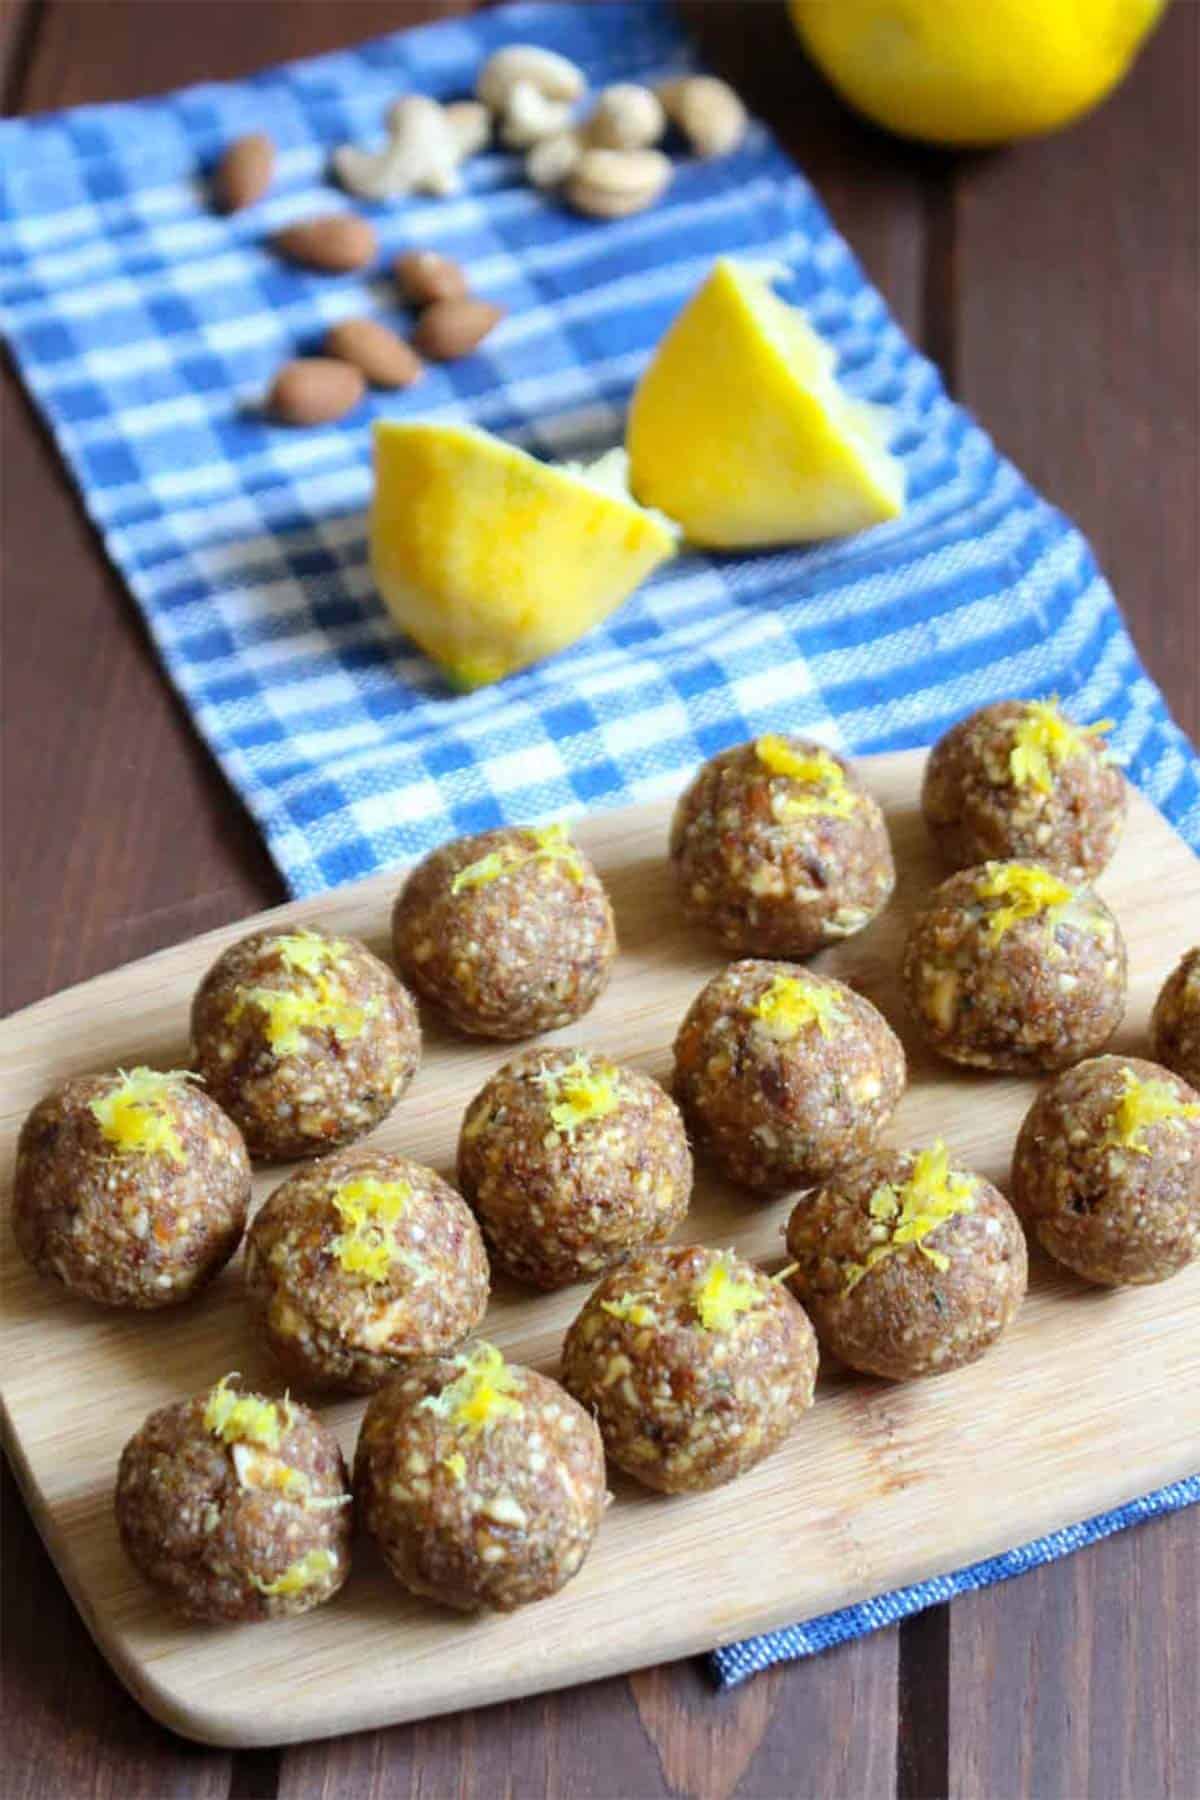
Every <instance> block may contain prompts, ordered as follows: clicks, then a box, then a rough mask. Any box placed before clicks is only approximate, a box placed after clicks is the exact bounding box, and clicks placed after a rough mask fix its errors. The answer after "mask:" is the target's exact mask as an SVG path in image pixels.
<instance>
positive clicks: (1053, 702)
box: [1008, 695, 1113, 794]
mask: <svg viewBox="0 0 1200 1800" xmlns="http://www.w3.org/2000/svg"><path fill="white" fill-rule="evenodd" d="M1112 728H1113V720H1112V719H1100V720H1098V721H1097V723H1096V724H1095V725H1076V724H1075V723H1074V722H1073V721H1072V720H1070V719H1067V718H1064V717H1063V715H1062V713H1061V712H1060V710H1059V705H1058V699H1057V697H1056V696H1055V695H1051V697H1050V699H1049V700H1030V701H1028V702H1027V703H1026V706H1025V713H1024V717H1023V718H1022V719H1021V722H1020V724H1019V725H1018V726H1017V729H1016V731H1015V733H1014V735H1013V747H1012V749H1011V750H1010V751H1009V755H1008V772H1009V774H1010V775H1011V777H1012V780H1013V785H1014V786H1015V787H1024V786H1025V785H1026V784H1028V785H1029V786H1030V787H1035V788H1037V789H1038V791H1039V792H1040V793H1043V794H1048V793H1049V792H1050V791H1051V789H1052V788H1053V786H1054V771H1055V770H1056V769H1057V768H1059V767H1060V766H1061V765H1062V764H1063V763H1065V762H1070V761H1071V759H1072V757H1076V756H1082V755H1084V754H1085V752H1086V751H1088V750H1092V749H1095V748H1096V745H1095V741H1094V740H1095V738H1096V736H1098V735H1099V734H1100V733H1101V732H1105V731H1111V730H1112Z"/></svg>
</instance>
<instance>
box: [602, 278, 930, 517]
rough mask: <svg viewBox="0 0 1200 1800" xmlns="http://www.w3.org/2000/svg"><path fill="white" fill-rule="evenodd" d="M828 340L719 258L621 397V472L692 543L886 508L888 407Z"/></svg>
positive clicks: (890, 459)
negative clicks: (863, 396)
mask: <svg viewBox="0 0 1200 1800" xmlns="http://www.w3.org/2000/svg"><path fill="white" fill-rule="evenodd" d="M834 364H835V358H834V353H833V351H832V349H831V348H830V347H829V345H828V344H826V343H825V341H824V339H822V338H821V337H819V336H818V335H817V333H816V332H815V331H814V330H813V328H812V326H811V325H809V323H808V322H807V320H806V319H805V318H804V316H803V314H802V313H800V312H799V311H798V310H797V309H796V308H795V307H794V306H788V305H787V304H786V303H785V302H784V301H783V300H781V299H780V298H779V296H778V295H777V294H775V293H773V292H772V290H771V288H770V287H769V285H768V283H767V281H766V279H765V278H764V277H763V276H762V275H759V274H756V273H755V272H754V271H753V270H752V269H750V268H747V267H744V266H741V265H739V264H737V263H735V262H731V261H729V260H727V259H725V258H722V259H721V260H720V261H719V262H717V263H716V264H715V265H714V267H713V270H712V273H711V274H710V275H709V277H708V279H707V280H706V281H705V282H704V284H703V286H702V287H701V288H700V289H699V291H698V292H697V293H696V294H694V295H693V297H692V299H691V300H690V301H689V302H688V303H687V305H686V306H685V307H684V309H683V311H682V312H681V313H680V314H679V316H678V318H677V319H676V320H675V322H674V324H672V326H671V327H670V329H669V330H668V332H667V334H666V336H665V337H664V338H663V340H662V343H661V344H660V345H659V347H658V349H657V350H656V352H655V353H654V356H653V358H652V359H651V362H650V365H649V367H648V368H647V370H646V372H645V374H644V375H643V376H642V379H641V381H640V383H639V384H638V388H637V392H636V393H635V394H634V397H633V404H632V407H631V408H630V414H629V427H628V432H627V436H626V445H627V448H628V450H629V471H630V483H631V486H632V488H633V492H634V494H635V495H636V496H637V498H638V499H639V500H640V501H641V502H642V504H643V505H644V506H652V507H656V508H658V509H659V510H660V511H662V512H664V513H666V514H667V515H668V516H669V517H670V518H672V519H675V520H676V521H677V522H678V523H679V525H681V526H682V528H683V531H684V534H685V536H686V537H687V538H688V539H689V540H690V541H691V542H692V543H694V544H698V545H702V546H706V547H709V548H713V549H752V548H755V547H758V546H765V545H770V544H795V543H803V542H807V541H811V540H814V539H817V538H829V537H841V536H843V535H844V534H845V533H847V532H852V531H861V530H863V529H864V528H865V527H867V526H869V525H878V524H880V523H881V522H882V521H883V520H885V519H894V518H895V517H896V516H897V514H899V513H900V512H901V510H902V509H903V505H904V472H903V470H902V468H901V466H900V464H899V463H898V462H897V461H896V459H895V457H894V456H891V455H890V454H889V453H888V449H887V435H888V428H889V425H890V419H891V415H890V414H889V413H888V412H887V411H886V410H885V409H884V408H882V407H876V406H872V405H870V404H868V403H867V402H866V401H861V400H852V399H851V398H850V397H849V395H847V394H846V393H845V392H844V391H843V390H842V388H841V387H839V385H838V383H837V380H836V377H835V375H834Z"/></svg>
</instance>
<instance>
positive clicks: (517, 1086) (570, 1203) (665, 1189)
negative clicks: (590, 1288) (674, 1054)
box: [458, 1049, 692, 1288]
mask: <svg viewBox="0 0 1200 1800" xmlns="http://www.w3.org/2000/svg"><path fill="white" fill-rule="evenodd" d="M458 1179H459V1184H460V1186H461V1187H462V1191H463V1193H464V1194H465V1195H466V1197H467V1199H468V1200H469V1201H470V1203H471V1205H472V1206H473V1207H474V1208H475V1211H476V1213H477V1214H478V1215H479V1219H480V1222H481V1223H482V1225H483V1229H484V1232H485V1234H486V1236H487V1240H488V1244H489V1246H490V1248H491V1251H492V1254H493V1256H494V1257H495V1259H496V1261H497V1263H498V1264H499V1265H500V1266H501V1267H502V1268H504V1269H506V1270H507V1271H508V1273H509V1274H511V1275H515V1276H516V1277H517V1279H518V1280H520V1281H529V1282H532V1283H534V1284H535V1285H536V1286H537V1287H544V1288H553V1287H561V1286H563V1285H564V1284H565V1283H567V1282H571V1281H583V1280H586V1279H589V1278H590V1279H593V1280H594V1279H595V1277H596V1276H597V1275H599V1274H601V1273H602V1272H603V1271H604V1270H605V1269H607V1268H611V1266H612V1265H613V1264H614V1263H616V1262H619V1261H620V1260H621V1259H622V1258H623V1257H624V1256H625V1255H627V1254H628V1252H629V1251H631V1250H633V1249H635V1248H637V1246H638V1245H640V1244H647V1243H651V1244H655V1243H661V1242H662V1240H663V1239H664V1238H667V1237H669V1236H670V1235H671V1232H672V1231H673V1230H674V1228H675V1227H676V1225H678V1223H679V1221H680V1220H681V1219H682V1218H683V1217H684V1214H685V1213H686V1212H687V1207H688V1200H689V1198H690V1195H691V1189H692V1159H691V1154H690V1152H689V1150H688V1145H687V1137H686V1135H685V1133H684V1129H683V1121H682V1119H681V1118H680V1116H679V1111H678V1109H677V1107H676V1106H675V1104H674V1102H673V1101H672V1100H671V1099H670V1097H669V1096H668V1095H667V1094H665V1093H664V1092H663V1090H662V1088H660V1087H659V1085H658V1083H657V1082H656V1081H651V1080H650V1078H649V1076H647V1075H640V1074H638V1073H637V1071H636V1070H634V1069H624V1068H620V1067H618V1066H617V1064H615V1063H613V1062H610V1061H609V1060H608V1059H607V1058H606V1057H602V1056H595V1055H590V1054H588V1053H587V1052H585V1051H581V1050H570V1049H561V1050H558V1049H556V1050H528V1051H526V1052H525V1053H524V1055H522V1056H519V1057H517V1059H516V1060H515V1061H514V1062H510V1063H508V1064H506V1065H505V1067H504V1068H502V1069H501V1070H500V1071H499V1072H498V1073H497V1074H495V1075H493V1076H492V1078H491V1080H490V1081H489V1082H488V1083H487V1085H486V1086H485V1087H484V1088H483V1089H482V1090H481V1091H480V1092H479V1093H478V1094H477V1095H476V1096H475V1099H474V1100H473V1101H472V1102H471V1104H470V1106H469V1107H468V1108H467V1112H466V1116H465V1118H464V1119H463V1126H462V1132H461V1135H460V1137H459V1141H458Z"/></svg>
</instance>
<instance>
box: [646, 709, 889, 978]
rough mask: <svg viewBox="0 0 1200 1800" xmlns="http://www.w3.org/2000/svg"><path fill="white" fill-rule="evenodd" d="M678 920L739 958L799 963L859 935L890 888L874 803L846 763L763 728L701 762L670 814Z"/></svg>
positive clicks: (879, 819) (802, 740) (885, 843)
mask: <svg viewBox="0 0 1200 1800" xmlns="http://www.w3.org/2000/svg"><path fill="white" fill-rule="evenodd" d="M670 854H671V861H672V863H673V864H674V866H675V873H676V877H677V880H678V883H679V893H680V898H681V899H682V902H683V909H684V912H685V913H686V914H687V916H688V918H689V919H692V920H694V921H696V922H697V923H698V924H701V925H707V926H709V927H710V928H711V929H712V930H713V931H715V932H716V933H717V935H718V936H719V937H720V938H721V940H722V941H723V942H724V943H725V944H727V945H728V946H729V948H730V949H731V950H736V951H740V952H741V953H742V954H743V955H747V956H808V955H809V954H810V953H811V952H812V951H814V950H819V949H820V948H821V946H822V945H823V944H830V943H834V942H836V941H838V940H839V939H841V938H847V937H851V936H853V934H854V933H855V932H856V931H861V930H862V929H863V926H864V925H868V924H870V922H871V920H872V919H873V918H874V917H875V915H876V913H878V912H879V911H880V910H881V909H882V908H883V907H884V906H885V905H886V904H887V902H888V900H889V899H890V897H891V893H892V889H893V888H894V887H895V885H896V871H895V868H894V866H893V863H892V848H891V844H890V842H889V839H888V834H887V826H886V825H885V824H884V820H883V814H882V812H881V811H880V809H879V804H878V802H877V801H876V800H875V799H873V798H872V796H871V795H870V794H869V793H868V792H867V790H866V788H865V787H864V786H863V784H862V782H861V780H860V779H859V777H858V776H857V775H856V773H855V772H854V770H853V769H852V768H851V766H850V764H849V763H848V762H846V761H845V760H844V759H843V758H842V757H840V756H837V755H835V754H834V752H833V751H832V750H827V749H826V748H825V747H824V745H822V744H817V743H813V742H811V741H810V740H809V739H808V738H801V737H781V736H778V735H776V734H775V733H768V734H767V735H766V736H764V737H760V738H755V739H754V741H753V742H752V743H749V744H739V745H738V746H737V747H736V748H735V749H732V750H722V751H721V752H720V754H719V755H717V756H714V757H712V758H711V759H710V760H709V761H708V762H706V763H705V764H704V766H703V768H701V770H700V771H699V773H698V774H697V775H696V777H695V778H694V780H693V781H692V783H691V785H690V786H689V787H688V788H687V789H686V790H685V792H684V793H683V794H682V796H681V797H680V800H679V802H678V804H677V806H676V808H675V816H674V818H673V820H672V823H671V839H670Z"/></svg>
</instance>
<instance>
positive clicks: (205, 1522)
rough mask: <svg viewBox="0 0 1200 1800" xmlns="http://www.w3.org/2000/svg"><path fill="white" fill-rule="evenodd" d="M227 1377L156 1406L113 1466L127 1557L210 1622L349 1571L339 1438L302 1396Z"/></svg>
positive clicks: (193, 1614) (307, 1593)
mask: <svg viewBox="0 0 1200 1800" xmlns="http://www.w3.org/2000/svg"><path fill="white" fill-rule="evenodd" d="M232 1379H233V1378H232V1377H228V1378H227V1379H226V1380H225V1381H221V1382H218V1384H217V1386H216V1387H215V1388H212V1389H211V1390H210V1391H209V1392H208V1393H205V1394H198V1395H196V1396H195V1398H194V1399H191V1400H178V1401H175V1402H174V1403H173V1404H172V1405H170V1406H163V1407H160V1408H159V1409H158V1411H157V1412H152V1413H151V1414H150V1416H149V1418H148V1419H147V1420H146V1422H145V1424H144V1425H143V1426H142V1427H141V1429H140V1430H139V1431H137V1432H135V1434H134V1436H133V1437H132V1438H130V1440H129V1442H128V1443H127V1444H126V1446H125V1449H124V1450H123V1451H122V1453H121V1462H120V1466H119V1468H118V1470H117V1490H116V1514H117V1526H118V1529H119V1531H120V1534H121V1542H122V1543H123V1544H124V1546H125V1549H126V1551H127V1552H128V1554H129V1557H130V1559H131V1560H132V1561H133V1562H134V1563H135V1564H136V1566H137V1567H138V1569H140V1571H141V1573H142V1574H143V1575H144V1576H145V1577H146V1579H147V1580H148V1581H149V1582H151V1583H152V1584H153V1585H154V1586H155V1587H156V1588H157V1589H158V1590H159V1592H160V1593H161V1595H162V1596H163V1598H164V1599H165V1600H166V1601H167V1602H168V1603H169V1604H170V1605H171V1606H172V1607H173V1608H174V1609H175V1610H176V1611H178V1612H181V1613H183V1614H184V1615H185V1616H186V1617H187V1618H189V1619H197V1620H201V1621H204V1622H208V1623H214V1624H215V1623H218V1622H221V1621H228V1622H238V1623H241V1622H248V1621H251V1620H255V1619H280V1618H285V1617H288V1616H290V1615H291V1614H294V1613H302V1612H308V1611H309V1610H310V1609H311V1608H312V1607H314V1606H320V1605H322V1604H323V1602H324V1601H326V1600H330V1599H332V1598H333V1596H334V1594H336V1593H337V1591H338V1589H339V1588H340V1587H341V1586H342V1583H343V1582H344V1581H345V1579H346V1577H347V1575H348V1574H349V1573H350V1537H351V1531H352V1523H353V1522H352V1510H353V1509H352V1502H351V1497H350V1494H349V1491H348V1486H349V1484H348V1481H347V1473H346V1465H345V1463H344V1462H343V1461H342V1453H341V1451H340V1450H339V1449H338V1443H337V1439H336V1438H335V1437H334V1435H333V1433H332V1431H330V1430H329V1428H328V1426H326V1425H322V1423H321V1421H320V1419H318V1418H317V1416H316V1414H315V1413H312V1412H310V1411H309V1410H308V1408H307V1407H306V1406H300V1405H298V1404H297V1403H296V1402H295V1401H293V1400H268V1399H266V1398H264V1396H263V1395H261V1394H249V1393H240V1392H238V1391H237V1390H236V1389H234V1388H231V1387H230V1386H229V1381H230V1380H232Z"/></svg>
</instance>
